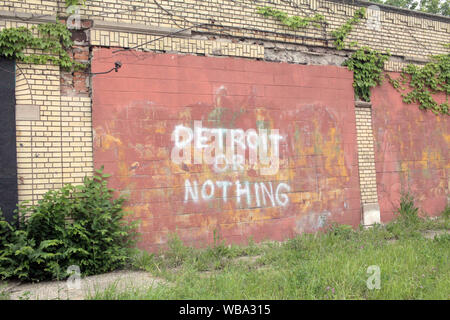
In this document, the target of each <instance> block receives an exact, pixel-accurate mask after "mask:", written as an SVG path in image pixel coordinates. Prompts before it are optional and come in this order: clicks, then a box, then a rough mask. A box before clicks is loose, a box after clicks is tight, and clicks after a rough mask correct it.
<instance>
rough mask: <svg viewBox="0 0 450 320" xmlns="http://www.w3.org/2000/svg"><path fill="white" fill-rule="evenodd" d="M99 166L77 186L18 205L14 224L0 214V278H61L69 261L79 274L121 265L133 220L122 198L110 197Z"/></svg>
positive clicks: (133, 235)
mask: <svg viewBox="0 0 450 320" xmlns="http://www.w3.org/2000/svg"><path fill="white" fill-rule="evenodd" d="M108 176H109V175H107V174H103V168H102V169H100V170H97V171H96V174H95V175H94V176H93V177H86V178H85V179H84V183H83V184H82V185H78V186H73V185H70V184H68V185H65V186H64V187H62V188H61V189H59V190H51V191H49V192H47V193H46V194H45V195H44V197H43V198H42V199H41V200H40V201H39V202H38V203H37V205H32V206H27V205H26V203H22V204H21V205H20V206H19V210H18V213H19V217H20V218H19V223H18V226H17V227H16V226H12V225H10V224H9V223H7V222H6V221H5V220H4V219H3V218H2V216H1V215H0V235H1V242H0V250H1V254H0V277H2V278H4V279H5V278H18V279H20V280H31V281H41V280H46V279H55V278H56V279H61V278H65V277H67V276H68V274H67V273H66V270H67V268H68V267H69V266H70V265H78V266H79V267H80V270H81V272H82V274H83V275H92V274H98V273H103V272H108V271H111V270H114V269H117V268H119V267H121V266H123V265H124V264H125V263H126V262H127V259H128V257H129V254H128V253H129V247H130V246H132V245H133V244H135V241H136V236H137V234H136V232H135V229H136V225H137V222H127V221H126V220H125V219H124V218H125V216H126V212H125V211H124V210H123V209H122V204H123V202H124V201H125V199H124V198H123V197H119V198H117V199H113V194H112V193H113V191H114V190H113V189H110V188H108V187H107V181H106V178H107V177H108Z"/></svg>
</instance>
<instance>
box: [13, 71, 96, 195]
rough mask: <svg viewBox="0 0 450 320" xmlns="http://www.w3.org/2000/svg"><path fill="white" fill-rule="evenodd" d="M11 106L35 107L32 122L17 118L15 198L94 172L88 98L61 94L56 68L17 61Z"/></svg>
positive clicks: (80, 179) (54, 187) (41, 193)
mask: <svg viewBox="0 0 450 320" xmlns="http://www.w3.org/2000/svg"><path fill="white" fill-rule="evenodd" d="M16 77H17V81H16V105H32V107H33V108H38V109H39V119H37V120H17V121H16V135H17V140H16V144H17V171H18V172H17V175H18V192H19V201H23V200H30V201H32V202H33V203H34V202H36V201H37V200H38V199H39V198H40V197H41V196H42V195H43V194H44V193H45V192H46V191H48V190H50V189H56V188H60V187H61V186H62V185H63V184H66V183H75V184H76V183H81V182H82V179H83V177H84V176H85V175H86V174H91V173H92V172H93V157H92V119H91V100H90V98H88V97H66V96H61V94H60V85H59V84H60V70H59V67H56V66H51V65H29V64H17V67H16Z"/></svg>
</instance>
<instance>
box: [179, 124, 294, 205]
mask: <svg viewBox="0 0 450 320" xmlns="http://www.w3.org/2000/svg"><path fill="white" fill-rule="evenodd" d="M282 139H283V137H282V136H281V135H280V134H279V130H278V129H271V130H267V129H258V131H256V130H255V129H248V130H246V131H244V130H243V129H239V128H238V129H224V128H204V127H202V123H201V121H194V130H192V129H191V128H189V127H186V126H183V125H178V126H176V127H175V129H174V131H173V132H172V141H173V142H174V146H173V148H172V153H171V159H172V161H173V162H174V163H176V164H182V163H185V164H192V163H194V164H208V165H211V166H212V169H213V171H214V172H216V173H225V172H227V171H244V170H245V169H246V168H247V169H250V168H252V169H256V170H259V174H260V175H261V176H267V175H274V174H276V173H277V172H278V169H279V146H280V141H281V140H282ZM269 146H270V147H269ZM191 150H193V153H194V155H193V161H192V151H191ZM246 154H248V160H246V159H247V158H246ZM289 191H290V186H289V185H288V184H286V183H284V182H281V183H278V184H277V185H276V186H275V187H274V185H273V184H272V182H252V183H250V182H248V181H243V182H241V181H239V180H238V181H234V182H232V181H222V180H219V181H215V182H213V181H212V180H206V181H204V182H203V184H201V186H199V183H198V182H197V181H192V182H191V181H190V180H189V179H186V180H185V195H184V202H188V201H194V202H198V201H200V200H204V201H208V200H212V199H214V198H221V199H222V200H223V202H227V201H229V199H231V198H234V199H235V201H236V202H237V204H238V205H242V204H246V205H247V206H248V207H251V206H253V205H256V206H257V207H261V206H264V207H266V206H272V207H275V206H286V205H287V204H288V203H289V197H288V196H287V194H286V193H287V192H289ZM231 194H233V197H231V196H230V195H231Z"/></svg>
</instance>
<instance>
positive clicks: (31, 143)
mask: <svg viewBox="0 0 450 320" xmlns="http://www.w3.org/2000/svg"><path fill="white" fill-rule="evenodd" d="M157 3H158V4H159V6H158V5H157V4H156V3H155V2H154V1H150V0H141V1H139V0H87V5H86V7H82V8H81V11H80V13H81V17H82V18H83V19H92V20H94V26H93V29H91V32H90V42H91V45H94V46H113V47H126V48H130V47H133V46H136V45H139V44H142V43H144V42H149V41H152V40H155V39H157V38H158V37H159V36H157V35H152V34H150V33H149V32H142V31H134V32H133V31H127V32H123V31H115V30H109V31H108V30H99V29H98V28H96V21H97V22H98V21H107V22H116V23H120V24H135V25H139V26H144V27H166V28H172V29H174V30H180V28H187V27H191V26H193V25H195V24H198V23H207V24H209V25H208V26H202V27H196V28H192V29H191V31H192V32H193V33H192V34H191V35H190V36H182V35H172V36H171V37H165V38H163V39H159V40H157V41H154V42H151V43H148V44H147V45H144V46H142V47H141V49H143V50H156V51H166V52H178V53H192V54H202V55H216V56H221V55H224V56H236V57H247V58H258V59H264V53H265V46H264V42H265V41H269V42H270V41H273V42H282V43H290V44H294V45H295V44H299V45H311V46H321V47H328V48H332V47H333V44H332V42H333V41H332V39H330V34H331V31H332V30H335V29H336V28H338V27H339V26H341V25H342V24H344V23H345V22H346V21H347V20H348V19H349V18H351V17H352V16H353V14H354V12H355V10H357V9H358V8H359V7H358V6H357V5H351V4H349V3H350V2H348V1H347V2H342V3H339V2H333V1H324V0H291V1H281V0H273V1H270V3H269V2H267V1H251V0H237V1H232V0H209V1H202V0H171V1H167V0H157ZM263 5H270V6H274V7H276V8H278V9H280V10H283V11H285V12H287V13H288V14H290V15H300V16H304V17H305V16H311V15H313V14H315V13H320V14H323V15H324V16H325V20H326V21H327V22H328V25H326V26H325V25H324V26H322V27H321V28H313V27H308V28H306V29H304V30H299V31H294V30H290V29H288V28H287V27H285V26H283V25H281V24H280V23H279V22H277V21H275V20H274V19H272V18H265V17H262V16H261V15H259V14H257V13H256V8H257V7H258V6H263ZM1 11H7V12H9V13H10V14H11V13H12V14H13V15H16V16H17V17H16V18H11V19H10V20H8V19H3V20H0V29H1V28H4V27H14V26H20V25H25V26H29V25H30V24H29V21H31V20H33V19H42V18H49V17H55V16H56V15H57V14H62V15H64V14H65V13H66V8H65V1H64V0H52V1H50V0H48V1H45V0H14V1H2V2H1V3H0V13H1ZM24 15H26V17H24ZM211 19H212V20H214V21H212V20H211ZM212 22H214V24H213V25H212ZM380 22H381V30H379V31H377V30H371V29H369V28H368V27H367V25H366V20H362V21H361V22H360V23H359V24H358V25H356V26H355V27H354V30H353V31H352V32H351V33H350V35H349V37H348V38H347V40H346V42H347V43H350V42H351V41H358V43H359V45H367V46H370V47H372V48H374V49H378V50H382V51H386V50H390V52H391V53H392V54H393V55H394V57H393V58H392V59H391V60H390V61H388V62H387V63H386V65H385V68H386V69H387V70H391V71H399V70H400V69H401V68H402V67H403V66H404V65H405V61H406V60H413V61H425V60H426V59H428V57H429V55H432V54H440V53H445V52H448V49H447V50H446V49H445V48H444V46H443V45H442V44H443V43H448V42H449V34H450V19H448V18H443V17H441V18H439V17H437V16H434V17H433V16H431V15H428V16H427V15H415V16H414V15H412V14H411V12H409V13H408V12H407V11H395V10H394V11H388V10H386V9H383V7H382V12H381V21H380ZM226 38H227V39H226ZM325 39H328V42H327V41H325ZM60 76H61V72H60V70H59V68H57V67H54V66H51V65H45V66H35V65H33V66H31V65H23V64H19V68H18V70H17V81H16V95H17V103H18V104H23V105H34V106H36V107H38V108H39V110H40V111H39V112H40V119H39V120H26V121H25V120H18V121H17V152H18V158H17V159H18V160H17V161H18V177H19V199H20V200H33V201H36V200H37V199H39V197H40V196H41V195H42V194H43V193H44V192H45V191H47V190H49V189H52V188H58V187H60V186H61V185H62V184H63V183H79V182H81V181H82V178H83V176H85V175H86V174H89V173H91V172H92V170H93V158H92V127H91V101H90V98H89V97H69V96H62V95H61V91H60ZM356 117H357V133H358V150H359V164H360V180H361V186H362V188H361V189H362V201H363V202H364V203H370V202H376V201H377V196H376V183H375V169H374V163H373V140H372V139H373V138H372V132H371V130H372V129H371V114H370V108H356ZM374 186H375V188H374Z"/></svg>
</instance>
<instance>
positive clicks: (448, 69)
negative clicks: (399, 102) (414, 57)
mask: <svg viewBox="0 0 450 320" xmlns="http://www.w3.org/2000/svg"><path fill="white" fill-rule="evenodd" d="M386 76H387V78H388V79H389V82H390V83H391V84H392V85H393V87H394V88H395V89H396V90H397V91H399V92H400V93H401V95H402V97H403V102H405V103H408V104H410V103H418V104H419V108H420V109H422V110H431V111H432V112H433V113H435V114H444V115H450V112H449V103H448V96H449V95H450V53H448V54H441V55H436V56H432V57H431V61H430V62H428V63H427V64H426V65H424V66H422V67H419V66H416V65H413V64H408V65H407V66H406V67H404V68H403V69H402V72H401V74H400V77H399V78H398V79H393V78H392V77H390V76H389V75H386ZM408 88H409V89H412V90H411V91H409V92H406V90H407V89H408ZM440 92H442V93H445V97H446V99H445V100H446V101H445V102H443V103H437V102H436V101H435V100H434V99H433V96H432V95H433V94H436V93H440Z"/></svg>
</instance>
